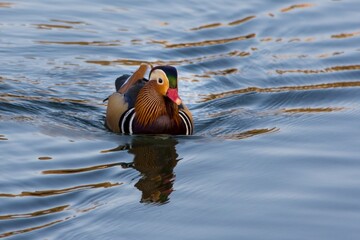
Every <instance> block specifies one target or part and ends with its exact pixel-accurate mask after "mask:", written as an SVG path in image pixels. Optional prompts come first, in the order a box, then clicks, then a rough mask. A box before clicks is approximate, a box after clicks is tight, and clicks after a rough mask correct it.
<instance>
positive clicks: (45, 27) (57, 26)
mask: <svg viewBox="0 0 360 240" xmlns="http://www.w3.org/2000/svg"><path fill="white" fill-rule="evenodd" d="M34 25H35V26H36V27H37V28H38V29H53V28H60V29H71V28H73V27H72V26H67V25H55V24H34Z"/></svg>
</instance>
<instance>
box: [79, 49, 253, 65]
mask: <svg viewBox="0 0 360 240" xmlns="http://www.w3.org/2000/svg"><path fill="white" fill-rule="evenodd" d="M249 55H250V53H249V52H243V51H236V50H235V51H231V52H227V53H220V54H213V55H205V56H201V57H196V58H185V59H179V60H168V61H163V60H157V61H144V60H134V59H116V60H86V61H85V62H86V63H92V64H98V65H102V66H109V65H124V66H139V65H140V64H141V63H147V64H150V65H153V66H156V65H174V66H179V65H182V64H196V63H201V62H205V61H211V60H216V59H220V58H225V57H246V56H249Z"/></svg>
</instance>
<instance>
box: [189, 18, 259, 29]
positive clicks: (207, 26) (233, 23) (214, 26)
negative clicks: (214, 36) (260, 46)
mask: <svg viewBox="0 0 360 240" xmlns="http://www.w3.org/2000/svg"><path fill="white" fill-rule="evenodd" d="M255 17H256V16H249V17H245V18H242V19H238V20H235V21H232V22H229V23H227V24H223V23H209V24H205V25H201V26H199V27H194V28H191V29H190V30H191V31H198V30H202V29H207V28H217V27H221V26H226V25H227V26H235V25H239V24H243V23H245V22H248V21H250V20H251V19H253V18H255Z"/></svg>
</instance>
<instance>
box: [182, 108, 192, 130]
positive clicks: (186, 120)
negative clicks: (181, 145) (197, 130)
mask: <svg viewBox="0 0 360 240" xmlns="http://www.w3.org/2000/svg"><path fill="white" fill-rule="evenodd" d="M179 116H180V118H181V120H182V121H183V122H184V124H185V128H186V133H185V135H191V134H192V133H193V127H192V124H191V121H190V118H189V116H188V115H187V114H186V113H185V112H184V111H183V110H182V109H180V110H179Z"/></svg>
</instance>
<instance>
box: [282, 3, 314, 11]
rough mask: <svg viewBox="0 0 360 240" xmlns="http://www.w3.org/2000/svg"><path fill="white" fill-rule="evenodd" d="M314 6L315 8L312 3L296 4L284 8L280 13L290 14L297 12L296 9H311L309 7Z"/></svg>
mask: <svg viewBox="0 0 360 240" xmlns="http://www.w3.org/2000/svg"><path fill="white" fill-rule="evenodd" d="M313 6H315V4H312V3H302V4H294V5H291V6H289V7H286V8H283V9H281V10H280V11H281V12H290V11H292V10H295V9H299V8H309V7H313Z"/></svg>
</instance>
